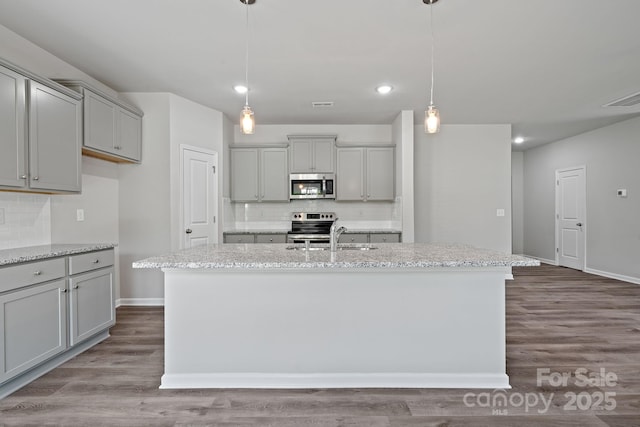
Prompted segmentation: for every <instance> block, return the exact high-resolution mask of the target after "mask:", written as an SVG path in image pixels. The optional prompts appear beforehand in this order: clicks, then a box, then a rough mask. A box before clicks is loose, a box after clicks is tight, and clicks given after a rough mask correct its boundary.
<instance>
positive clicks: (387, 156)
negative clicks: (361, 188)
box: [366, 147, 395, 200]
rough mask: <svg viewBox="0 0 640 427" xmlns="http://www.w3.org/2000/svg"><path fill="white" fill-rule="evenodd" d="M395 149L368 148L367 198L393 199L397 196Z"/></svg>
mask: <svg viewBox="0 0 640 427" xmlns="http://www.w3.org/2000/svg"><path fill="white" fill-rule="evenodd" d="M394 164H395V160H394V149H393V148H392V147H380V148H378V147H375V148H374V147H369V148H367V170H366V172H367V173H366V176H367V178H366V182H367V185H366V190H367V191H366V198H367V200H393V199H394V197H395V172H394V171H395V168H394Z"/></svg>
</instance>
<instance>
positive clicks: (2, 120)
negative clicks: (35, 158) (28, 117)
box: [0, 67, 27, 188]
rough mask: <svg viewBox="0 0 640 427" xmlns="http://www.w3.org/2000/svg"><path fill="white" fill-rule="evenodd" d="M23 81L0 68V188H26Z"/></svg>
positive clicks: (21, 78) (16, 75) (19, 76)
mask: <svg viewBox="0 0 640 427" xmlns="http://www.w3.org/2000/svg"><path fill="white" fill-rule="evenodd" d="M24 120H25V78H24V77H23V76H21V75H20V74H18V73H15V72H13V71H11V70H9V69H7V68H4V67H0V153H2V155H0V186H7V187H16V188H20V187H26V185H27V179H26V177H27V163H26V155H25V153H26V151H27V146H26V141H25V134H24Z"/></svg>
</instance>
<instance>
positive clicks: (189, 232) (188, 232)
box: [185, 228, 193, 234]
mask: <svg viewBox="0 0 640 427" xmlns="http://www.w3.org/2000/svg"><path fill="white" fill-rule="evenodd" d="M185 233H187V234H191V233H193V230H192V229H190V228H187V229H186V230H185Z"/></svg>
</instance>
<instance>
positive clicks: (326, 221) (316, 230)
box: [287, 212, 337, 243]
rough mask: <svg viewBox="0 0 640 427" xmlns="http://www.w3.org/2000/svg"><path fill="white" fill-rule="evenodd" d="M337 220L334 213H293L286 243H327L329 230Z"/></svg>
mask: <svg viewBox="0 0 640 427" xmlns="http://www.w3.org/2000/svg"><path fill="white" fill-rule="evenodd" d="M336 219H337V217H336V214H335V212H294V213H292V214H291V231H289V233H288V234H287V242H288V243H305V242H306V241H307V240H308V241H309V243H329V237H330V236H329V230H330V229H331V225H332V224H333V222H334V221H335V220H336Z"/></svg>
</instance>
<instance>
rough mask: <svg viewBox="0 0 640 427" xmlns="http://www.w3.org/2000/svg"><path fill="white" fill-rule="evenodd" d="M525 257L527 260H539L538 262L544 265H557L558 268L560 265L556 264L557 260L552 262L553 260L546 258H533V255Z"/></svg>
mask: <svg viewBox="0 0 640 427" xmlns="http://www.w3.org/2000/svg"><path fill="white" fill-rule="evenodd" d="M523 256H526V257H527V258H533V259H537V260H538V261H540V262H542V263H544V264H549V265H556V266H557V265H558V264H557V263H556V260H555V259H553V260H551V259H546V258H540V257H537V256H533V255H523Z"/></svg>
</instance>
